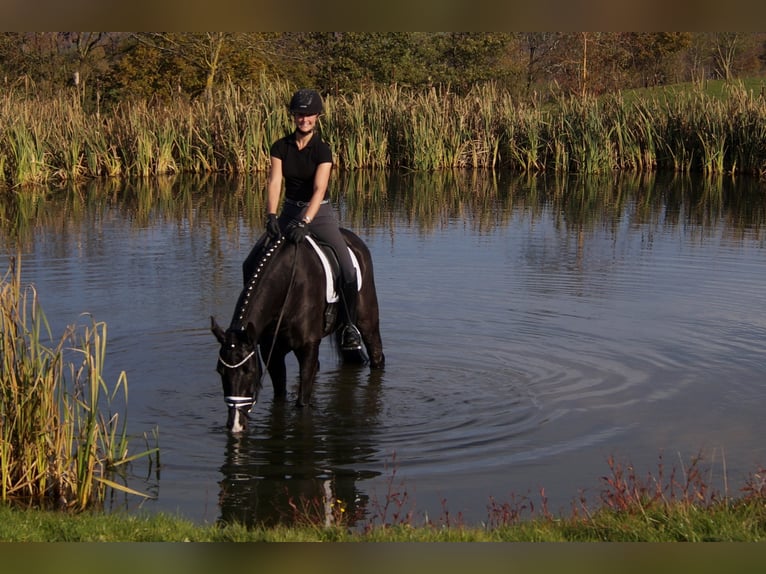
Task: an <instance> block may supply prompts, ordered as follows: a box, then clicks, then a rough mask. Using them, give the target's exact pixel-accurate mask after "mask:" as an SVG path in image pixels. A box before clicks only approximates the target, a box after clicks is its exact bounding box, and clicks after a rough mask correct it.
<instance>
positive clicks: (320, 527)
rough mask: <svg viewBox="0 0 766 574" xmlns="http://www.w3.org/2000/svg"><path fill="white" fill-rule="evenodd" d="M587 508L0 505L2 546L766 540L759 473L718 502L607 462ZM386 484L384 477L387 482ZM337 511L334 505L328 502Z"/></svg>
mask: <svg viewBox="0 0 766 574" xmlns="http://www.w3.org/2000/svg"><path fill="white" fill-rule="evenodd" d="M609 467H610V472H609V473H608V474H607V476H605V477H604V478H603V479H602V490H601V496H600V500H599V502H598V503H597V504H596V505H593V504H592V503H591V504H587V503H586V502H585V501H584V500H583V499H576V500H573V502H572V510H571V512H570V513H569V515H563V514H562V515H553V514H551V513H550V512H548V511H547V509H546V507H545V503H544V501H543V503H542V504H541V505H540V506H538V507H537V509H536V510H533V509H532V505H531V504H529V500H527V499H526V498H523V499H519V500H516V501H514V500H512V501H510V502H499V501H496V500H491V501H490V504H489V505H488V516H487V520H486V521H483V522H482V523H480V524H474V525H469V524H465V523H463V522H462V521H461V519H460V517H454V516H450V515H449V514H448V513H447V512H443V513H442V514H441V516H438V517H435V518H433V519H428V518H424V519H423V518H418V517H416V513H415V512H414V511H413V509H411V508H408V505H407V502H406V499H407V497H406V495H403V494H402V493H401V492H400V491H399V485H397V487H396V491H395V492H394V493H392V494H390V495H388V496H387V497H386V501H385V502H383V503H382V505H379V506H382V507H385V508H386V510H385V511H383V512H381V511H380V509H379V510H373V512H372V514H371V515H370V516H365V517H356V518H354V517H348V516H346V515H345V514H344V508H345V507H344V505H343V504H342V503H339V504H333V505H331V506H332V511H331V514H330V515H329V516H328V515H327V514H326V513H325V512H324V509H325V508H326V507H327V505H326V504H324V502H323V501H306V500H304V501H302V502H301V503H297V504H295V505H294V508H293V510H294V512H295V516H294V517H293V521H292V524H290V525H282V526H276V527H261V526H256V527H251V528H246V527H245V526H243V525H241V524H236V523H234V524H223V523H215V524H209V525H200V524H194V523H192V522H191V521H188V520H186V519H184V518H183V517H180V516H170V515H167V514H140V513H133V514H128V513H126V512H115V513H103V512H82V513H78V514H72V513H62V512H54V511H43V510H22V509H18V508H12V507H10V506H8V505H6V506H0V541H5V542H33V541H34V542H42V541H45V542H149V541H152V542H181V541H189V542H710V541H715V542H735V541H736V542H761V541H764V540H766V471H764V470H763V469H761V470H759V471H757V472H755V473H753V474H751V475H750V476H749V477H748V479H747V480H746V481H745V484H744V485H743V486H742V487H741V488H740V490H739V496H738V497H736V498H732V497H728V496H725V495H722V494H721V493H719V492H717V491H715V490H714V489H713V488H711V486H710V485H709V484H708V482H707V481H706V477H709V476H710V473H709V471H708V470H707V469H705V468H703V466H702V464H701V459H699V458H698V457H695V458H694V459H692V461H691V462H690V463H689V464H685V465H682V468H681V470H676V469H675V468H674V469H672V470H671V471H670V472H667V471H666V470H665V467H664V463H663V462H662V458H661V457H660V461H659V464H658V468H657V471H656V472H655V473H654V474H652V473H649V474H647V475H646V476H645V477H640V476H638V474H637V473H636V471H635V469H634V468H633V467H632V465H630V464H624V463H617V462H616V461H614V460H610V461H609ZM391 478H392V480H393V478H394V475H393V474H392V477H391ZM335 502H338V501H335Z"/></svg>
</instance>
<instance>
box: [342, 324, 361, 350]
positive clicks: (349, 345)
mask: <svg viewBox="0 0 766 574" xmlns="http://www.w3.org/2000/svg"><path fill="white" fill-rule="evenodd" d="M340 348H341V350H342V351H358V350H359V349H361V348H362V335H361V334H360V333H359V329H357V328H356V325H354V324H352V323H348V324H347V325H346V326H345V327H344V328H343V333H342V335H341V343H340Z"/></svg>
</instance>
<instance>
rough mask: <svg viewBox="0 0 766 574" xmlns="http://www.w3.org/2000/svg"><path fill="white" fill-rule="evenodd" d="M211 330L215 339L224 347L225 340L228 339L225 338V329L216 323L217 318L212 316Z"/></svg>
mask: <svg viewBox="0 0 766 574" xmlns="http://www.w3.org/2000/svg"><path fill="white" fill-rule="evenodd" d="M210 330H211V331H212V332H213V335H215V338H216V339H218V342H219V343H221V345H223V342H224V340H225V339H226V337H225V336H224V333H223V329H221V327H219V326H218V323H216V320H215V317H213V316H212V315H210Z"/></svg>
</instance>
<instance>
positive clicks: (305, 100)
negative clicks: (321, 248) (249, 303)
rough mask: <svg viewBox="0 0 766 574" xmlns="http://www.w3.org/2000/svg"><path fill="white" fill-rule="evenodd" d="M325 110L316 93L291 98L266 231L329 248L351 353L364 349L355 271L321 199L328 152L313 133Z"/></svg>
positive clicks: (276, 150) (276, 154)
mask: <svg viewBox="0 0 766 574" xmlns="http://www.w3.org/2000/svg"><path fill="white" fill-rule="evenodd" d="M323 110H324V106H323V104H322V98H321V96H320V95H319V94H318V93H317V92H316V91H314V90H305V89H304V90H298V91H297V92H295V94H294V95H293V97H292V99H291V100H290V114H291V115H292V116H293V120H294V122H295V130H294V131H293V133H291V134H289V135H287V136H285V137H283V138H281V139H279V140H277V141H276V142H274V143H273V145H272V146H271V152H270V153H271V168H270V170H269V176H268V183H267V188H266V189H267V201H266V233H267V235H268V237H270V238H271V239H279V238H280V237H281V236H282V234H283V233H284V235H285V236H286V237H287V239H288V240H290V241H292V242H293V243H300V242H301V241H303V240H304V239H305V237H306V236H307V235H308V234H309V233H311V234H312V235H313V236H315V237H316V238H317V239H319V240H320V241H321V242H324V243H327V244H328V245H330V246H331V247H332V248H333V251H334V252H335V255H336V257H337V258H338V262H339V264H340V268H341V280H340V283H341V284H340V295H341V297H340V299H341V308H342V310H343V315H342V319H343V323H344V328H343V331H342V336H341V350H343V351H355V350H358V349H361V348H362V340H361V335H360V334H359V330H358V329H357V327H356V300H357V289H358V286H357V278H356V269H355V268H354V264H353V261H352V259H351V256H350V255H349V252H348V248H347V246H346V242H345V240H344V239H343V236H342V235H341V232H340V228H339V224H338V219H337V217H336V215H335V211H334V210H333V209H332V206H331V205H330V200H329V199H327V198H326V197H325V196H326V193H327V185H328V182H329V180H330V171H331V169H332V152H331V150H330V146H329V145H327V143H325V142H324V141H323V140H322V139H321V137H320V136H319V134H318V133H317V132H316V124H317V120H318V118H319V114H321V113H322V112H323ZM282 178H284V181H285V199H284V202H283V204H282V211H281V213H280V215H279V217H277V207H278V206H279V202H280V199H281V195H282ZM260 243H261V242H258V244H257V245H256V246H255V247H254V248H253V250H252V251H251V252H250V255H248V257H247V259H246V260H245V263H244V264H243V269H244V273H245V281H247V279H248V275H249V273H250V269H251V268H252V264H253V259H255V258H257V256H258V252H259V251H260Z"/></svg>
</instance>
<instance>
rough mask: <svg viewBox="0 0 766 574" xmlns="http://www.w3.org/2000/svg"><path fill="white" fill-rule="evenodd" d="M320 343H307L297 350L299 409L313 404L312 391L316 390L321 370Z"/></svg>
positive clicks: (297, 404)
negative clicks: (319, 370) (315, 386)
mask: <svg viewBox="0 0 766 574" xmlns="http://www.w3.org/2000/svg"><path fill="white" fill-rule="evenodd" d="M319 343H320V341H315V342H310V343H306V344H305V345H303V346H302V347H301V348H299V349H296V350H295V356H296V357H297V358H298V365H299V367H300V385H299V387H298V398H297V399H296V401H295V406H297V407H304V406H309V405H310V404H311V391H312V390H313V388H314V379H316V376H317V370H318V368H319Z"/></svg>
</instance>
